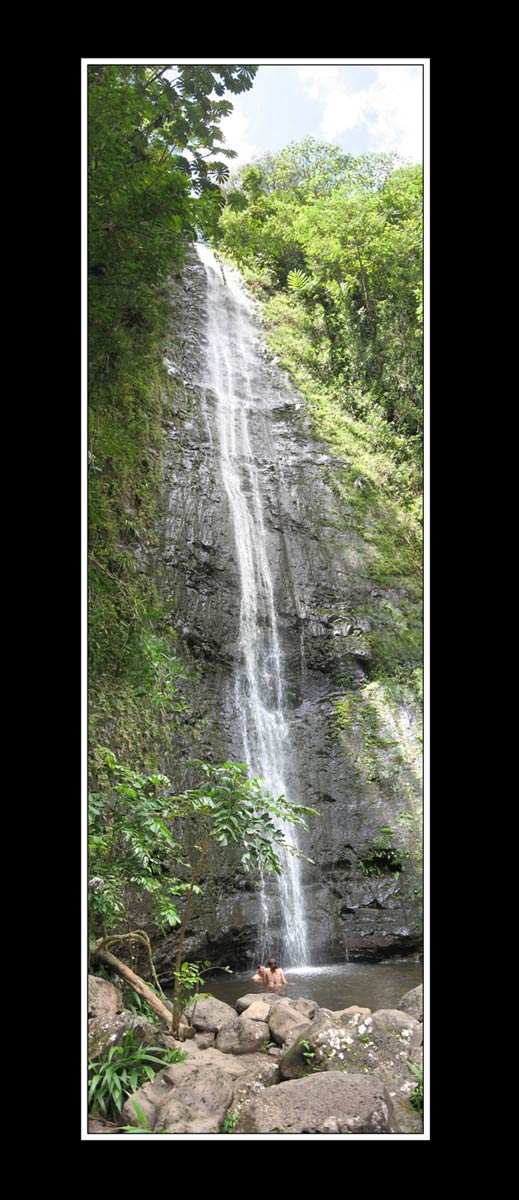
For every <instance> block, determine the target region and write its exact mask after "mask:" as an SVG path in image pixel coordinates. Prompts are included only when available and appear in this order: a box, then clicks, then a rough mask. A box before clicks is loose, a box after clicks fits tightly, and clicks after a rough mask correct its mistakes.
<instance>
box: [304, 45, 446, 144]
mask: <svg viewBox="0 0 519 1200" xmlns="http://www.w3.org/2000/svg"><path fill="white" fill-rule="evenodd" d="M360 69H362V68H360ZM366 69H368V70H371V71H372V70H375V71H376V79H375V80H374V81H373V82H371V83H370V84H369V85H368V86H367V87H365V88H362V89H360V90H354V88H353V86H352V83H353V80H354V79H355V76H354V75H352V72H353V71H357V70H359V68H352V67H350V68H348V67H335V66H332V67H327V66H315V67H302V68H301V70H300V72H299V76H300V79H301V82H302V83H303V87H304V89H305V91H306V93H307V95H308V96H310V97H311V99H313V100H316V101H318V102H320V103H321V105H322V118H321V128H322V134H323V137H324V138H325V140H326V141H335V140H336V139H337V137H338V136H340V134H342V133H346V132H348V131H350V130H353V129H355V128H356V127H358V126H363V127H364V128H365V129H367V131H368V135H369V143H370V149H371V150H382V151H386V152H389V151H391V150H395V151H396V152H397V154H401V155H403V156H404V157H405V158H411V159H412V160H413V161H414V162H420V161H421V159H422V81H421V70H420V68H419V67H412V66H397V65H395V66H384V67H373V68H366ZM358 79H359V76H358V75H357V76H356V79H355V81H357V80H358Z"/></svg>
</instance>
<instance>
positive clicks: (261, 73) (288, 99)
mask: <svg viewBox="0 0 519 1200" xmlns="http://www.w3.org/2000/svg"><path fill="white" fill-rule="evenodd" d="M242 61H243V60H242ZM247 61H248V62H254V59H247ZM415 62H416V63H428V60H426V59H421V60H420V59H416V60H415ZM426 70H427V68H426ZM423 77H424V68H423V66H422V65H411V64H409V63H398V62H395V63H391V62H389V63H388V62H387V60H386V61H385V62H384V63H383V64H382V65H376V60H374V62H373V65H372V64H370V63H369V62H365V63H363V64H355V65H353V64H349V65H346V64H344V65H341V64H332V63H326V64H322V63H320V64H319V63H313V64H312V63H310V64H309V63H306V64H297V63H288V64H278V63H276V64H274V65H266V64H265V65H261V64H260V65H259V67H258V72H257V74H256V77H255V80H254V83H253V86H252V88H251V90H250V91H249V92H245V93H244V94H242V95H239V96H231V95H228V96H226V99H227V98H228V99H230V100H231V101H232V104H233V112H232V113H231V115H230V116H229V117H226V118H224V119H223V121H222V122H221V129H222V132H223V133H224V135H225V138H226V142H225V144H226V146H227V147H228V148H229V149H232V150H236V151H237V153H238V158H237V159H234V160H233V163H232V165H231V164H230V165H231V170H232V169H233V167H234V168H235V167H236V166H240V165H241V164H243V163H246V162H250V161H251V160H253V159H254V158H256V157H259V156H261V155H262V154H265V153H266V152H267V151H271V152H275V151H277V150H281V149H282V148H283V147H284V146H287V145H288V144H289V142H293V141H301V140H302V139H303V138H304V137H308V136H310V137H313V138H316V139H317V140H319V141H325V142H331V143H333V144H334V145H337V146H339V147H340V148H341V149H342V150H345V151H346V152H348V153H349V154H353V155H359V154H367V153H369V152H370V151H383V152H385V153H389V152H390V151H395V152H396V153H397V154H399V155H400V156H402V158H405V159H407V160H410V161H411V162H414V163H421V162H422V125H423V121H422V108H423V105H422V81H423Z"/></svg>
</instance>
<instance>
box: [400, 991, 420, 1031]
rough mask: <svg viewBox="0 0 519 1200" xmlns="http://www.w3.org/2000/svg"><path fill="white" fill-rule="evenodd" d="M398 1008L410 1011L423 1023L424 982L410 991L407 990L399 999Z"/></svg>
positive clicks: (402, 1010)
mask: <svg viewBox="0 0 519 1200" xmlns="http://www.w3.org/2000/svg"><path fill="white" fill-rule="evenodd" d="M397 1008H398V1009H399V1011H400V1012H406V1013H410V1014H411V1016H412V1017H414V1019H415V1021H422V1023H423V983H421V984H420V985H419V987H415V988H411V991H410V992H406V993H405V996H402V998H401V1000H399V1001H398V1004H397Z"/></svg>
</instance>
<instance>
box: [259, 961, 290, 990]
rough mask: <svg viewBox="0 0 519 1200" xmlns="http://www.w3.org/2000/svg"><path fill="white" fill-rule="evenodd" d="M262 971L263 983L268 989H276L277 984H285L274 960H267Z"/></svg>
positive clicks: (281, 972) (283, 977) (279, 968)
mask: <svg viewBox="0 0 519 1200" xmlns="http://www.w3.org/2000/svg"><path fill="white" fill-rule="evenodd" d="M264 971H265V983H267V984H268V986H269V987H277V986H278V985H279V984H281V983H286V982H287V981H286V979H285V976H284V974H283V971H282V970H281V967H278V964H277V962H276V960H275V958H269V959H267V966H266V967H265V968H264Z"/></svg>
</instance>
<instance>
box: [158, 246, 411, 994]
mask: <svg viewBox="0 0 519 1200" xmlns="http://www.w3.org/2000/svg"><path fill="white" fill-rule="evenodd" d="M226 271H227V268H226ZM183 286H184V287H186V288H187V291H185V293H184V294H183V310H184V313H185V323H184V330H183V334H184V339H185V352H184V360H183V363H182V364H181V365H180V370H181V372H182V375H183V378H184V383H185V387H186V397H187V400H186V407H185V410H184V411H182V412H179V413H178V414H177V416H176V417H175V419H174V420H173V421H171V422H170V424H169V426H168V445H169V452H168V462H167V466H166V471H165V483H164V523H163V539H162V561H161V571H162V578H163V582H164V587H165V588H166V589H167V592H168V594H170V595H173V596H174V597H175V610H174V611H175V614H176V616H175V625H176V628H177V630H178V632H179V634H180V635H181V637H182V639H183V640H184V641H185V643H186V644H187V645H188V646H189V648H190V651H191V653H192V655H193V657H194V658H195V659H197V660H198V661H199V662H200V665H201V668H202V670H203V689H202V693H203V697H202V701H201V706H200V712H199V713H198V714H197V715H198V717H199V719H201V720H203V719H204V718H205V724H204V725H203V728H202V732H201V735H200V740H199V748H198V750H197V754H198V756H199V757H200V758H207V759H208V760H209V761H213V762H219V761H224V760H225V759H226V758H234V759H236V760H237V761H247V759H246V756H245V747H244V737H243V722H242V716H243V712H242V711H240V699H239V692H238V691H237V688H236V678H237V673H238V674H239V672H240V670H242V664H243V647H242V646H240V605H241V583H240V570H239V554H238V552H237V546H236V528H235V525H233V520H232V512H231V508H230V502H229V496H228V493H227V491H226V488H225V480H224V478H223V475H222V471H223V470H224V469H225V464H224V465H223V466H222V448H221V432H220V430H219V428H218V419H219V418H218V413H219V409H218V403H217V397H216V396H215V394H214V391H213V390H212V389H211V386H209V383H208V373H207V366H206V360H205V356H206V353H207V352H208V351H209V352H210V350H211V347H210V346H209V345H208V326H207V311H206V305H207V295H208V283H207V278H206V271H205V268H204V266H203V264H202V263H201V262H200V261H199V260H198V258H197V257H196V255H195V254H193V256H192V258H191V259H190V262H189V265H188V267H187V268H186V272H185V281H184V285H183ZM222 286H223V285H222ZM222 303H223V301H222ZM229 305H231V302H230V301H229ZM230 312H231V315H232V306H231V307H230ZM248 319H249V320H252V321H253V322H254V317H249V318H248ZM248 372H249V373H248V378H247V390H246V396H247V401H246V402H247V407H248V412H247V420H248V436H249V440H250V448H251V456H252V459H251V461H252V463H253V465H254V472H255V473H254V475H253V474H252V473H251V469H250V467H249V475H250V479H251V480H252V479H253V478H254V479H256V480H257V481H259V487H260V490H261V502H262V510H263V526H264V536H265V547H266V551H267V554H268V560H269V564H270V572H271V578H272V584H273V600H274V605H275V610H276V614H277V633H278V637H279V645H280V652H281V658H282V676H283V690H284V695H283V709H284V715H285V719H286V721H287V724H288V741H289V746H290V750H289V753H288V754H287V760H286V763H285V770H284V782H285V785H286V791H287V795H289V796H290V798H291V799H292V800H294V801H297V802H299V803H303V804H308V805H310V806H312V807H314V808H316V809H317V810H318V812H319V818H317V819H316V820H315V821H314V823H313V828H312V831H311V833H310V834H308V835H305V834H303V835H300V843H299V844H300V846H301V848H302V849H303V850H304V852H305V853H307V854H308V855H309V856H310V857H311V858H312V859H313V860H314V863H315V865H311V864H308V863H304V864H303V868H302V875H301V887H302V893H303V901H304V911H305V917H306V932H307V940H308V948H309V956H310V961H312V962H314V963H318V962H320V963H324V962H327V961H332V960H337V959H341V958H343V957H347V956H348V955H349V956H350V957H351V958H355V957H358V958H373V959H379V958H384V957H387V956H390V955H395V954H402V953H406V952H408V951H409V952H411V951H413V952H414V951H416V950H417V949H419V948H420V944H421V923H420V916H419V911H418V892H419V889H420V880H421V865H420V862H419V860H418V857H417V848H418V847H419V844H420V830H421V825H420V816H419V809H420V795H421V792H420V782H419V771H420V750H419V744H418V742H417V740H416V734H417V733H418V732H419V725H418V720H419V714H418V711H417V707H416V706H413V703H412V702H411V700H409V702H408V703H407V704H406V705H404V706H402V705H400V706H395V707H394V708H393V709H390V708H388V707H387V708H384V702H383V699H384V698H383V696H382V695H381V692H380V689H378V690H377V686H376V685H374V684H371V685H370V686H371V687H372V688H373V689H374V690H373V694H372V693H371V692H369V691H368V692H366V690H365V687H366V685H368V684H370V677H369V662H370V649H369V635H370V632H371V630H372V629H373V628H376V622H377V611H378V609H377V606H379V607H380V608H382V607H383V606H384V605H385V604H387V603H388V595H389V593H386V594H384V593H382V592H381V591H378V592H377V595H374V594H373V593H374V591H376V589H374V588H373V580H372V579H371V578H370V576H369V563H370V556H371V553H372V550H371V547H370V545H369V544H368V543H367V542H365V541H363V540H362V537H361V536H360V534H359V532H357V529H356V528H354V525H353V522H352V523H351V526H350V527H348V513H347V511H346V513H345V510H344V502H343V501H341V505H340V507H339V505H338V503H337V501H336V499H335V496H334V492H333V487H332V483H333V471H334V469H335V463H334V460H333V458H332V456H331V455H330V454H329V453H328V452H327V449H326V447H325V446H323V445H320V444H319V443H317V442H316V441H315V439H313V438H312V436H311V432H310V423H309V420H308V417H307V416H306V414H305V409H304V404H303V401H302V400H301V398H300V397H298V396H297V395H296V394H295V393H294V392H293V390H291V389H290V386H289V384H288V381H287V378H286V375H285V374H284V373H283V372H282V371H280V370H279V368H278V367H277V366H275V365H274V364H273V363H272V361H270V359H269V356H268V354H267V353H266V352H265V351H264V350H262V348H261V345H260V344H259V343H258V348H257V353H256V356H255V358H254V363H253V372H252V375H251V367H250V363H249V364H248ZM243 395H245V391H244V392H243ZM243 395H242V396H240V395H238V397H237V404H238V406H239V404H240V403H242V402H243V403H245V401H244V399H243ZM237 419H238V417H237ZM341 466H342V469H343V470H346V469H347V464H345V463H344V462H343V463H342V464H341ZM247 486H248V484H247V472H246V471H245V468H244V471H243V481H242V487H243V494H244V495H245V496H246V495H247ZM250 486H251V487H252V482H251V483H250ZM392 599H393V600H394V598H392ZM367 613H369V616H368V615H367ZM345 695H346V696H348V697H350V698H351V700H352V710H351V711H352V713H353V717H352V719H351V721H350V723H349V727H348V728H346V727H344V728H343V730H342V732H341V729H340V727H339V724H338V709H337V704H338V701H340V700H341V697H344V696H345ZM368 696H369V704H368V701H367V699H366V697H368ZM241 703H242V704H243V693H242V701H241ZM368 717H369V719H370V723H369V722H368V723H367V718H368ZM368 735H369V736H368ZM370 739H371V741H370ZM368 744H369V745H370V746H371V744H373V749H372V750H369V752H368V753H367V752H366V747H367V745H368ZM370 755H371V757H370ZM371 761H373V764H374V765H372V766H370V764H371ZM366 762H368V766H366ZM250 765H251V766H252V767H253V768H254V769H255V770H256V771H258V764H257V763H254V762H252V763H251V764H250ZM167 768H168V769H169V771H170V772H171V774H172V776H173V778H176V777H177V778H178V767H177V766H176V764H175V761H172V762H171V763H168V764H167ZM175 772H176V776H175ZM259 773H260V774H261V771H259ZM180 782H181V783H183V782H184V781H183V780H182V779H181V780H180ZM384 828H385V829H387V828H390V830H391V831H392V834H391V837H390V839H389V841H390V843H391V846H393V847H394V846H395V845H396V846H397V847H398V848H399V854H400V859H401V861H399V854H396V853H394V852H392V853H389V852H388V851H386V857H385V858H384V856H383V852H382V851H381V850H380V847H378V846H377V840H378V841H380V839H381V838H382V839H383V838H384V836H385V837H386V840H387V837H388V835H387V834H386V835H384V834H381V829H384ZM377 854H378V855H379V857H378V858H377ZM402 855H404V857H403V858H402ZM399 867H400V870H399V869H398V868H399ZM207 870H208V874H207V875H206V877H205V879H204V880H203V886H204V896H203V897H199V898H197V903H196V906H194V909H193V915H192V920H191V922H190V926H189V929H188V936H187V941H186V957H194V956H197V957H207V958H208V959H210V960H211V961H212V962H213V963H223V962H225V963H227V964H228V965H229V966H231V967H233V968H235V969H236V968H240V967H243V966H248V965H249V964H251V963H253V962H255V961H256V955H257V954H258V948H259V944H260V938H261V905H260V900H259V890H258V888H259V885H258V881H257V880H255V879H254V877H253V876H250V875H247V874H246V873H245V872H244V871H243V870H242V869H241V865H240V863H239V855H238V854H237V853H234V852H233V851H230V852H229V853H227V854H226V856H223V855H219V856H218V857H217V856H216V855H215V858H214V859H213V861H212V862H211V863H209V862H208V867H207ZM265 886H266V901H267V906H268V914H269V915H268V937H269V943H270V949H269V952H271V953H272V952H273V953H275V954H276V957H277V958H278V959H279V960H281V961H282V962H283V965H284V966H285V967H286V966H288V965H289V963H288V962H287V959H286V957H283V954H284V946H285V925H284V920H283V912H282V909H283V904H282V901H281V899H280V894H279V891H278V886H277V882H276V880H275V879H273V878H269V879H268V881H267V883H266V885H265ZM174 944H175V937H174V936H173V937H172V938H171V939H170V942H168V941H166V942H165V943H164V944H163V945H162V946H161V947H160V948H159V949H158V951H157V954H156V960H157V963H158V966H159V968H160V969H161V970H162V972H163V973H164V972H165V971H166V970H167V965H168V964H169V963H170V962H171V961H172V958H173V946H174Z"/></svg>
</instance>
